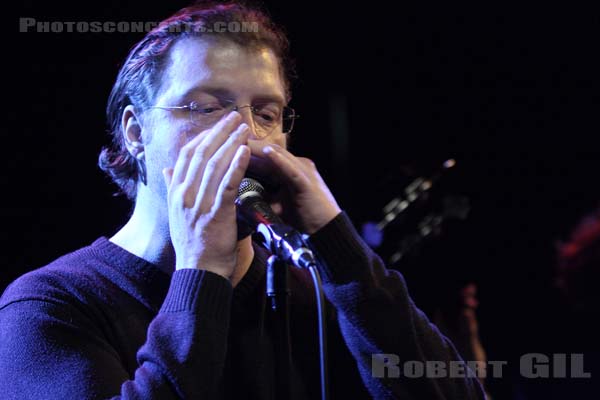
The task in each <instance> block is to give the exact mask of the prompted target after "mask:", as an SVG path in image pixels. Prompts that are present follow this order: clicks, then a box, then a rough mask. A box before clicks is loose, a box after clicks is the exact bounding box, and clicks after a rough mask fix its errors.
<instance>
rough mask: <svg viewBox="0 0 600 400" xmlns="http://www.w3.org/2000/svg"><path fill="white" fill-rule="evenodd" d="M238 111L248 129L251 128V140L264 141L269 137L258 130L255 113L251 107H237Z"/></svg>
mask: <svg viewBox="0 0 600 400" xmlns="http://www.w3.org/2000/svg"><path fill="white" fill-rule="evenodd" d="M236 110H237V112H239V113H240V114H241V116H242V122H244V123H246V125H248V127H249V128H250V139H254V140H263V139H265V138H266V137H267V136H268V135H265V134H264V133H263V132H261V130H260V129H258V128H257V125H256V124H255V121H254V112H253V111H252V106H251V105H246V106H237V107H236Z"/></svg>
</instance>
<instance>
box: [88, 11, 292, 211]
mask: <svg viewBox="0 0 600 400" xmlns="http://www.w3.org/2000/svg"><path fill="white" fill-rule="evenodd" d="M189 37H212V38H220V39H226V40H229V41H231V42H233V43H236V44H238V45H240V46H242V47H244V48H248V49H251V50H253V49H260V48H265V47H266V48H269V49H271V50H272V51H273V52H274V54H275V56H276V57H277V58H278V60H279V67H280V73H281V77H282V79H283V83H284V86H285V87H284V89H285V95H286V99H287V100H288V101H289V98H290V79H291V76H292V74H293V66H292V62H291V60H290V58H289V56H288V40H287V38H286V35H285V33H284V31H283V30H282V28H280V27H279V26H277V25H275V24H274V23H273V21H272V20H271V19H270V18H269V16H268V15H267V14H266V13H265V12H264V11H261V10H260V9H258V8H256V7H251V6H248V5H246V4H242V3H237V2H233V3H231V2H229V3H226V4H216V3H214V2H201V3H196V4H194V5H192V6H190V7H186V8H183V9H181V10H180V11H178V12H177V13H175V14H174V15H173V16H171V17H169V18H168V19H166V20H164V21H162V22H161V23H160V24H159V25H158V26H157V27H156V28H155V29H153V30H152V31H150V32H149V33H148V34H147V35H146V36H145V37H144V38H143V39H142V40H141V41H140V42H139V43H138V44H136V45H135V46H134V47H133V48H132V50H131V51H130V52H129V55H128V56H127V58H126V60H125V62H124V63H123V65H122V67H121V69H120V70H119V74H118V76H117V79H116V82H115V84H114V86H113V88H112V91H111V93H110V96H109V99H108V105H107V107H106V117H107V122H108V126H109V134H110V135H111V136H112V143H111V145H110V146H107V147H104V148H103V149H102V152H101V153H100V157H99V160H98V165H99V166H100V168H101V169H102V170H103V171H104V172H106V173H107V174H108V175H109V176H110V177H111V179H112V180H113V181H114V182H115V183H116V184H117V185H118V186H119V188H120V189H121V192H122V193H124V194H125V195H126V196H127V197H128V198H129V199H131V200H134V199H135V197H136V194H137V184H138V181H139V180H140V171H139V170H138V169H139V165H138V162H137V160H136V159H135V157H133V156H132V155H131V154H129V152H128V151H127V147H126V144H125V139H124V135H123V133H122V130H123V129H124V127H123V126H121V125H122V124H121V118H122V115H123V111H124V109H125V107H126V106H128V105H130V104H131V105H133V106H134V107H135V109H136V111H138V112H140V113H141V112H143V111H144V110H147V109H148V108H149V107H150V106H152V105H153V104H154V101H155V100H156V94H157V92H158V90H159V88H160V84H161V77H162V75H163V73H164V71H165V68H166V66H167V65H168V64H167V61H168V55H169V51H170V49H171V48H172V47H173V44H174V43H175V42H176V41H178V40H180V39H183V38H189Z"/></svg>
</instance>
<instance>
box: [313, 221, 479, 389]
mask: <svg viewBox="0 0 600 400" xmlns="http://www.w3.org/2000/svg"><path fill="white" fill-rule="evenodd" d="M309 243H310V245H311V247H312V248H313V250H314V251H315V253H316V255H317V257H318V259H319V262H320V265H319V268H320V272H321V274H322V275H323V286H324V291H325V295H326V297H327V299H328V300H329V301H330V302H331V303H332V304H333V306H334V307H335V309H336V311H337V315H338V323H339V326H340V330H341V332H342V335H343V337H344V340H345V341H346V345H347V346H348V348H349V350H350V352H351V353H352V355H353V357H354V358H355V360H356V362H357V365H358V370H359V373H360V375H361V378H362V380H363V382H364V385H365V387H366V388H367V390H368V391H369V392H370V394H371V395H372V396H373V397H374V398H377V399H397V398H398V399H400V398H401V399H432V400H433V399H457V400H467V399H484V394H483V391H482V389H481V387H480V385H479V382H478V380H477V378H476V377H474V376H472V375H473V374H471V373H470V370H468V369H465V368H462V369H461V368H460V366H461V365H462V366H463V367H464V364H462V360H461V358H460V356H459V354H458V352H457V351H456V350H455V348H454V346H453V345H452V343H451V342H450V341H449V340H448V339H447V338H446V337H444V336H443V335H442V334H441V333H440V331H439V330H438V329H437V328H436V327H435V325H433V324H432V323H430V322H429V320H428V319H427V317H426V316H425V314H424V313H423V312H421V311H420V310H419V309H418V308H417V307H416V306H415V304H414V303H413V301H412V300H411V298H410V296H409V294H408V290H407V287H406V284H405V282H404V279H403V277H402V275H401V274H400V273H399V272H398V271H395V270H390V269H387V268H386V267H385V266H384V265H383V263H382V261H381V259H380V258H379V257H378V256H377V255H376V254H374V253H373V252H372V251H371V249H370V248H369V247H368V246H367V245H366V244H365V243H364V242H363V241H362V240H361V239H360V237H359V235H358V234H357V232H356V230H355V229H354V227H353V225H352V223H351V221H350V219H349V218H348V216H347V215H346V214H345V213H344V212H342V213H340V214H338V216H337V217H336V218H334V219H333V220H332V221H331V222H329V223H328V224H327V225H326V226H324V227H323V228H321V229H320V230H319V231H318V232H315V233H314V234H313V235H312V236H311V237H310V238H309ZM406 367H408V370H409V371H408V372H409V373H406V372H407V371H406V369H407V368H406ZM430 367H433V368H430ZM444 371H445V372H444ZM452 371H454V372H455V373H454V374H451V372H452ZM461 371H462V372H461ZM449 375H452V376H453V377H449ZM332 394H333V393H332Z"/></svg>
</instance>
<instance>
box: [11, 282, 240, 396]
mask: <svg viewBox="0 0 600 400" xmlns="http://www.w3.org/2000/svg"><path fill="white" fill-rule="evenodd" d="M231 296H232V287H231V284H230V283H229V282H228V281H227V280H225V279H224V278H222V277H220V276H218V275H215V274H212V273H210V272H206V271H198V270H181V271H176V272H175V273H174V274H173V277H172V280H171V284H170V288H169V292H168V294H167V296H166V298H165V300H164V303H163V305H162V308H161V310H160V311H159V313H158V314H157V315H156V317H155V318H154V319H153V320H152V322H151V323H150V325H149V327H148V330H147V337H146V342H145V343H144V345H143V346H142V347H141V348H140V349H139V351H138V352H137V360H138V368H137V370H136V371H135V375H134V376H129V374H128V373H127V372H126V370H125V367H124V366H123V362H122V360H120V357H119V355H118V353H117V351H116V350H115V349H114V348H113V347H112V346H111V345H110V344H109V343H108V342H107V340H106V339H105V338H104V336H103V335H102V333H101V332H102V330H101V329H99V328H98V327H97V326H95V323H94V322H93V320H92V319H91V318H89V316H87V315H86V314H87V313H85V312H84V310H82V308H81V305H79V304H75V303H74V302H73V301H65V300H64V299H52V298H47V297H42V296H40V297H39V298H17V299H14V300H12V301H11V299H10V298H9V299H8V301H4V302H3V303H2V304H1V305H0V393H2V398H4V399H42V398H43V399H84V398H85V399H91V398H94V399H97V398H113V399H175V398H199V399H208V398H214V396H215V393H216V391H217V390H218V388H217V385H218V382H219V381H220V377H221V374H222V371H223V368H224V363H225V356H226V346H227V342H226V340H227V332H228V325H229V315H230V313H229V309H230V304H231ZM3 300H4V299H3Z"/></svg>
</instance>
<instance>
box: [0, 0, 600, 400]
mask: <svg viewBox="0 0 600 400" xmlns="http://www.w3.org/2000/svg"><path fill="white" fill-rule="evenodd" d="M186 4H187V2H184V1H170V2H163V4H149V3H148V2H143V1H139V0H136V1H129V2H127V3H123V2H119V1H114V0H110V1H104V2H102V3H100V2H90V3H87V4H82V3H81V2H78V3H75V2H72V3H65V2H53V3H52V4H51V5H49V4H47V3H43V2H39V1H37V2H32V1H22V2H20V3H19V4H18V10H17V12H16V13H15V14H14V18H13V19H12V22H11V25H10V26H9V31H10V32H9V36H8V37H9V38H10V39H9V40H8V41H7V42H6V43H5V51H4V62H3V64H4V66H5V68H8V72H7V73H5V79H4V84H5V85H6V86H7V87H8V89H6V90H4V91H3V92H4V100H5V101H4V106H3V112H4V115H5V118H7V120H8V124H6V126H5V128H4V132H3V133H4V135H3V137H4V146H3V147H2V157H1V159H2V175H3V191H2V199H3V205H2V208H1V213H2V221H3V225H4V227H3V229H2V243H3V255H4V260H3V265H2V270H1V272H0V291H1V290H2V288H3V287H4V286H5V285H6V284H8V283H9V282H10V281H12V280H13V279H14V278H16V277H17V276H19V275H21V274H22V273H24V272H26V271H29V270H31V269H33V268H37V267H39V266H42V265H44V264H46V263H48V262H50V261H51V260H53V259H54V258H56V257H58V256H60V255H61V254H64V253H66V252H68V251H71V250H74V249H76V248H78V247H81V246H84V245H87V244H89V243H90V242H92V241H93V240H94V239H95V238H96V237H98V236H100V235H106V236H110V235H112V234H113V233H114V232H115V231H116V230H117V229H118V228H119V227H120V226H121V225H122V224H123V223H124V222H125V221H126V219H127V216H128V213H129V209H130V205H129V203H128V202H127V201H126V200H125V199H124V198H123V197H115V196H113V193H114V192H115V191H116V187H115V186H113V185H112V184H110V183H109V180H108V178H106V177H105V176H103V174H102V172H101V171H100V170H99V169H98V168H97V166H96V160H97V155H98V153H99V150H100V148H101V147H102V146H103V145H105V144H108V141H109V139H108V137H107V135H106V134H105V127H106V125H105V120H104V107H105V104H106V99H107V96H108V93H109V91H110V89H111V85H112V83H113V81H114V78H115V76H116V74H117V71H118V68H119V66H120V63H121V62H122V60H123V59H124V57H125V56H126V54H127V52H128V50H129V49H130V47H131V46H132V45H133V44H134V43H135V42H137V41H138V40H139V39H141V37H142V34H139V33H138V34H132V33H101V34H100V33H34V32H30V33H19V27H18V18H19V17H33V18H36V19H37V20H40V21H159V20H161V19H162V18H164V17H166V16H168V15H170V14H171V13H173V12H175V11H176V10H177V9H179V8H180V7H181V6H184V5H186ZM267 7H268V9H269V10H270V12H271V14H272V15H273V17H274V18H275V20H276V21H277V22H279V23H280V24H282V25H284V26H285V27H286V29H287V31H288V33H289V37H290V39H291V43H292V53H293V55H294V58H295V59H296V63H297V72H298V75H299V79H298V80H296V82H295V83H294V86H293V94H294V98H293V101H292V104H293V106H294V107H295V108H296V110H297V111H298V113H299V114H301V116H302V118H301V119H300V120H299V121H298V124H297V128H296V131H295V133H294V139H293V146H292V149H293V151H295V152H296V153H297V154H300V155H303V156H307V157H310V158H312V159H313V160H315V162H316V163H317V165H318V166H319V169H320V171H321V172H322V175H323V176H324V178H325V180H326V181H327V182H328V183H329V184H330V186H331V188H332V190H333V191H334V194H336V197H337V199H338V201H339V203H340V205H341V206H342V207H343V208H345V209H346V210H347V211H348V213H349V214H350V216H351V217H352V218H353V220H354V221H355V223H356V225H357V226H360V225H361V224H362V223H363V222H364V221H366V220H368V219H376V218H377V217H379V216H380V209H381V208H382V207H383V206H384V205H385V204H386V203H387V202H388V201H389V200H390V199H391V198H393V197H394V196H396V195H397V194H399V193H400V192H401V190H402V188H403V185H405V184H406V183H407V182H409V181H410V179H411V178H413V177H414V176H416V175H420V174H427V173H430V172H431V171H433V170H435V169H436V168H437V167H438V166H439V165H440V164H441V163H442V162H443V161H444V160H445V159H447V158H450V157H454V158H456V160H457V161H458V166H457V168H455V170H454V171H453V173H452V176H451V178H450V179H449V180H447V181H446V182H445V186H444V190H445V191H447V192H452V193H460V194H463V195H466V196H468V197H469V199H470V203H471V207H472V208H471V213H470V216H469V218H468V219H467V220H466V221H465V222H463V223H457V224H453V225H451V226H449V227H448V229H446V230H445V232H444V235H443V236H442V237H441V238H440V239H438V240H436V241H435V242H430V243H428V244H426V245H425V246H424V248H423V249H422V250H423V251H422V252H421V254H422V256H421V258H420V259H419V260H420V267H419V268H418V269H415V267H414V266H412V267H411V268H410V270H407V271H405V273H406V276H407V279H408V281H409V287H413V288H414V296H415V298H416V301H417V303H418V304H419V302H422V303H423V304H424V308H427V307H428V306H429V305H430V303H435V301H437V300H439V297H440V296H439V294H440V291H441V290H442V289H443V288H444V287H446V288H447V287H451V288H454V287H459V286H460V284H461V283H463V282H466V281H474V282H476V283H477V285H478V288H479V295H478V296H479V300H480V307H479V318H480V324H481V336H482V340H483V342H484V345H485V346H486V348H487V350H488V356H489V358H490V359H492V360H509V362H511V363H512V364H514V363H517V361H515V360H518V357H519V356H520V355H521V354H524V353H532V352H542V353H545V354H550V353H552V352H565V353H571V352H581V351H587V350H588V348H585V346H587V344H582V343H581V342H580V341H578V340H577V337H578V332H577V331H576V328H575V327H574V325H572V324H571V323H570V321H571V319H572V315H570V314H569V313H568V312H567V311H565V310H563V309H562V308H561V305H560V303H559V301H558V300H557V296H556V293H555V291H554V289H553V286H552V279H553V276H552V274H553V266H554V263H555V255H554V254H555V250H554V249H555V242H556V241H557V240H560V239H566V238H567V236H568V234H569V232H570V230H571V229H572V227H573V226H574V224H575V223H576V222H577V220H578V219H579V218H580V217H581V216H582V215H583V214H585V213H586V212H588V211H590V210H591V209H592V208H593V207H595V206H597V205H599V204H600V185H599V184H598V178H597V176H598V171H599V170H600V146H599V145H598V144H599V140H598V137H599V135H600V122H599V120H598V115H599V112H598V106H599V105H600V78H599V77H598V73H599V71H600V56H599V55H598V54H599V51H598V36H599V33H600V18H599V17H598V14H597V13H596V12H595V11H594V10H587V9H576V8H571V9H568V10H565V9H563V8H555V9H552V8H549V6H548V5H545V6H544V8H532V9H525V8H524V7H519V8H515V9H508V8H506V6H502V7H500V6H498V7H496V8H490V7H487V8H480V9H473V8H469V9H458V8H441V7H438V6H434V5H432V4H430V5H428V6H427V7H424V8H423V9H409V8H406V7H404V6H402V7H400V8H397V9H393V8H390V7H391V6H388V5H378V6H376V5H375V4H370V3H367V4H363V5H360V6H358V5H349V3H340V4H335V3H326V2H315V3H309V2H295V3H293V2H275V1H269V2H267ZM5 27H6V25H5ZM336 110H337V111H336ZM340 110H341V111H340ZM336 130H337V131H339V132H341V134H344V133H346V134H347V136H346V139H345V140H343V139H342V138H340V137H337V138H333V135H332V133H331V132H332V131H336ZM517 365H518V363H517ZM511 373H512V372H511ZM560 384H564V382H562V383H560ZM585 384H587V382H584V383H579V385H584V386H585ZM492 385H493V386H495V390H496V391H497V393H498V396H499V397H500V398H519V397H518V396H524V395H528V396H531V397H527V398H538V397H537V395H536V394H529V393H530V392H531V393H535V391H536V390H538V391H541V390H542V389H543V388H548V387H552V388H554V386H552V385H553V384H549V383H547V382H541V383H537V384H535V385H534V384H533V383H531V382H518V380H516V379H503V380H499V381H497V382H494V383H493V384H492ZM538 386H539V387H538ZM542 387H543V388H542ZM519 393H521V394H519ZM540 393H541V392H540ZM553 393H554V394H555V395H556V393H558V392H555V391H554V389H553ZM540 396H542V395H540ZM544 396H546V397H544V398H554V397H551V396H550V397H548V396H549V395H548V394H547V393H546V394H544ZM520 398H524V397H520ZM540 398H542V397H540ZM557 398H558V397H557Z"/></svg>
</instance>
